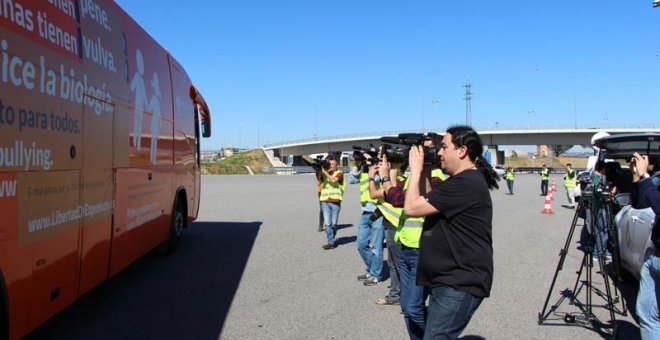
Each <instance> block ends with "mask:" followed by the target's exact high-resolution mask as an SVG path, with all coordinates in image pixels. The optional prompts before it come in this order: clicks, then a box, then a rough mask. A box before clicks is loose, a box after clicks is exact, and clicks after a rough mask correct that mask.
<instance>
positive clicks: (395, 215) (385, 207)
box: [378, 176, 406, 227]
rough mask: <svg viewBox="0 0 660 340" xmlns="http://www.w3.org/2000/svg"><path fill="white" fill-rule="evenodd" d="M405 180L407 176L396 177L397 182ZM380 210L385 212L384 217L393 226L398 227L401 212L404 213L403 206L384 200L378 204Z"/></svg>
mask: <svg viewBox="0 0 660 340" xmlns="http://www.w3.org/2000/svg"><path fill="white" fill-rule="evenodd" d="M405 180H406V177H405V176H397V177H396V181H397V182H400V181H405ZM378 210H380V212H381V213H382V214H383V217H385V219H386V220H387V221H388V222H390V223H391V224H392V225H393V226H395V227H396V226H398V225H399V219H400V218H401V214H403V208H397V207H395V206H393V205H392V204H390V203H388V202H382V203H381V204H379V205H378Z"/></svg>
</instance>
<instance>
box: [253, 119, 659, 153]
mask: <svg viewBox="0 0 660 340" xmlns="http://www.w3.org/2000/svg"><path fill="white" fill-rule="evenodd" d="M474 128H475V129H476V130H477V132H479V133H481V132H495V131H506V130H547V131H552V130H594V132H596V130H604V131H607V130H620V129H640V130H644V129H647V130H648V129H660V124H578V125H575V124H573V125H568V124H566V125H561V124H557V125H534V124H521V125H510V126H509V125H496V126H475V127H474ZM445 130H446V127H444V128H437V129H436V128H431V129H419V130H407V131H376V132H368V133H354V134H346V135H338V136H322V137H320V136H317V137H311V138H303V139H296V140H290V141H282V142H277V143H270V144H265V145H263V147H264V148H267V149H269V148H276V147H278V146H290V145H296V144H305V143H311V142H318V141H329V140H342V139H349V138H360V137H365V138H367V137H374V136H396V135H398V134H400V133H426V132H438V131H440V132H442V131H445Z"/></svg>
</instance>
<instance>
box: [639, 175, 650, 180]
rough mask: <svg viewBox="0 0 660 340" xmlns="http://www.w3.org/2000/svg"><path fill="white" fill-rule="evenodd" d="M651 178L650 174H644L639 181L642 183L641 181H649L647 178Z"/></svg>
mask: <svg viewBox="0 0 660 340" xmlns="http://www.w3.org/2000/svg"><path fill="white" fill-rule="evenodd" d="M649 177H651V175H649V174H643V175H641V176H639V180H640V181H641V180H643V179H647V178H649Z"/></svg>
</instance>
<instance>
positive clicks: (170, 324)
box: [29, 174, 639, 340]
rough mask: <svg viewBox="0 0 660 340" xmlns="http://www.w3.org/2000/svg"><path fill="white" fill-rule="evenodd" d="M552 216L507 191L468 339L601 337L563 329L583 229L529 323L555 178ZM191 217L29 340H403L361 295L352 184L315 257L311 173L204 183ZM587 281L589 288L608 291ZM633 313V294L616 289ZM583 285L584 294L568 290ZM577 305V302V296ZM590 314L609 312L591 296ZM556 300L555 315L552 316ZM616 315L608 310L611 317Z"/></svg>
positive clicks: (551, 260) (556, 245)
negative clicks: (489, 284) (157, 250)
mask: <svg viewBox="0 0 660 340" xmlns="http://www.w3.org/2000/svg"><path fill="white" fill-rule="evenodd" d="M556 180H557V189H558V191H557V192H556V193H555V194H556V195H555V200H554V201H553V204H552V208H553V210H554V214H551V215H548V214H541V210H543V206H544V198H543V197H541V196H539V194H540V185H539V183H540V179H539V176H538V175H522V174H521V175H518V176H516V182H515V195H513V196H510V195H507V194H505V192H506V189H505V187H506V184H505V183H504V182H500V185H501V188H500V189H499V190H494V191H492V192H491V196H492V198H493V202H494V220H493V229H494V242H493V243H494V250H495V276H494V284H493V289H492V292H491V297H490V298H488V299H486V300H484V302H483V303H482V304H481V306H480V307H479V309H478V310H477V312H476V314H475V315H474V317H473V318H472V321H471V322H470V324H469V326H468V327H467V329H466V330H465V332H464V333H463V338H464V339H484V338H485V339H571V340H572V339H601V338H603V336H602V335H601V334H599V333H597V332H595V331H593V330H590V329H588V328H586V327H582V326H575V325H569V324H566V323H565V322H564V321H563V317H564V315H565V314H566V313H578V314H579V309H578V308H577V307H576V306H574V305H571V304H570V303H569V301H568V299H563V300H562V292H563V295H566V294H567V292H569V293H570V291H572V290H573V286H574V284H575V282H576V279H577V274H576V271H577V270H578V269H579V268H580V261H581V260H582V254H581V253H580V252H579V251H578V250H576V249H575V242H576V241H577V238H578V233H579V229H580V225H578V227H577V228H576V229H577V230H576V235H575V236H574V237H573V240H572V241H573V242H572V244H571V247H570V248H569V252H568V255H567V256H566V260H565V262H564V266H563V270H561V271H560V272H559V276H558V279H557V283H556V285H555V287H554V289H553V291H552V292H551V293H552V295H551V298H550V303H549V306H548V308H547V310H546V312H548V313H549V317H548V320H547V322H546V324H545V325H538V322H537V320H538V313H539V312H540V311H541V309H542V308H543V303H544V302H545V298H546V295H547V294H548V289H549V287H550V283H551V281H552V278H553V274H554V273H555V269H556V268H557V263H558V260H559V255H558V254H559V250H560V249H561V248H562V247H563V246H564V244H565V242H566V239H567V235H568V232H569V230H570V226H571V221H572V219H573V214H574V211H573V210H568V209H565V208H562V207H561V204H566V201H567V199H566V197H565V194H564V192H563V188H561V185H560V184H561V181H560V178H559V177H556ZM202 190H203V193H202V205H201V208H200V214H199V219H198V221H197V222H196V223H194V224H193V225H192V226H191V227H190V228H188V230H186V232H185V233H184V238H183V240H182V243H181V248H180V249H179V251H178V252H176V253H175V254H173V255H170V256H159V255H156V254H149V255H147V256H145V257H144V258H143V259H141V260H139V261H138V262H137V263H135V264H134V265H132V266H130V267H129V268H127V270H125V271H124V272H122V273H120V274H119V275H117V276H116V277H114V278H113V279H111V280H109V281H108V282H106V283H105V284H103V285H102V286H100V287H98V288H96V289H95V290H93V291H92V292H90V293H88V294H87V295H85V296H84V297H82V298H81V299H80V300H79V301H78V302H76V303H75V304H74V305H73V306H71V307H69V308H67V309H66V310H64V311H63V312H61V313H60V314H58V315H57V316H55V317H54V318H53V319H51V320H50V321H48V322H47V323H46V324H44V325H42V326H41V327H40V328H38V329H37V330H36V331H35V332H33V333H32V334H31V335H30V337H29V338H32V339H63V338H64V339H118V338H129V339H132V338H140V339H216V338H221V339H405V338H407V333H406V331H405V326H404V324H403V318H402V315H401V314H400V313H399V308H398V307H396V306H379V305H376V304H375V303H374V301H375V300H376V299H377V298H379V297H382V296H384V295H385V294H386V292H387V285H388V283H389V281H385V282H383V283H381V284H379V285H377V286H373V287H366V286H363V285H362V284H361V283H360V282H358V281H357V280H356V277H357V275H359V274H362V273H363V270H364V265H363V264H362V261H361V259H360V257H359V255H358V253H357V250H356V245H355V239H356V224H357V221H358V218H359V216H360V210H359V204H358V188H357V185H353V186H351V185H349V186H348V189H347V191H346V195H345V201H344V203H343V204H342V210H341V213H340V217H339V227H340V228H341V229H340V230H339V232H338V244H339V247H338V248H337V249H334V250H329V251H328V250H323V249H321V244H323V243H324V241H325V234H324V233H319V232H317V231H316V228H317V223H318V201H317V196H316V192H315V181H314V177H313V176H311V175H295V176H205V177H203V178H202ZM602 282H603V280H602V276H600V275H599V274H597V273H596V272H595V271H594V286H595V287H596V288H598V289H600V290H602V291H604V286H603V284H602ZM618 286H619V287H620V288H621V289H622V291H623V293H622V295H621V296H622V297H623V300H624V301H626V302H627V303H628V304H627V306H628V307H630V308H632V309H633V312H634V301H635V298H636V295H635V294H636V290H637V289H636V283H618ZM578 287H582V285H578ZM578 290H580V291H581V292H580V295H579V298H578V299H579V301H582V302H586V295H585V292H586V288H584V287H583V288H582V289H578ZM593 299H594V301H593V302H594V305H596V307H594V313H595V314H596V315H597V316H598V317H599V318H600V319H601V320H603V321H607V320H609V314H608V313H606V312H605V310H604V309H603V308H602V305H603V304H604V300H603V299H601V298H600V297H598V295H595V294H594V295H593ZM558 301H559V302H560V304H559V306H558V308H557V310H556V311H554V312H552V313H550V312H551V306H552V305H554V304H555V303H557V302H558ZM621 306H622V305H621V304H618V307H619V308H621ZM617 324H618V325H619V329H620V331H619V337H618V338H620V339H638V338H639V330H638V326H637V323H636V322H635V321H634V319H633V317H632V316H631V313H630V311H629V312H628V314H627V315H626V316H622V315H617Z"/></svg>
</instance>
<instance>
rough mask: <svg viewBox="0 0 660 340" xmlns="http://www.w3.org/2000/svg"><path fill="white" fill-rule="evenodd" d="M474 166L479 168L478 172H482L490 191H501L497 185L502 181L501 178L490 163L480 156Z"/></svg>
mask: <svg viewBox="0 0 660 340" xmlns="http://www.w3.org/2000/svg"><path fill="white" fill-rule="evenodd" d="M474 164H475V165H476V166H477V170H479V172H481V174H482V175H483V176H484V179H485V180H486V184H488V189H499V188H500V186H499V185H498V184H497V181H499V180H500V176H498V175H497V173H496V172H495V170H494V169H493V167H492V166H490V163H488V162H486V161H485V160H484V159H483V157H481V156H479V157H477V159H476V160H475V162H474Z"/></svg>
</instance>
